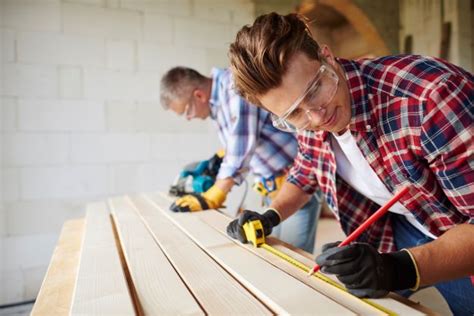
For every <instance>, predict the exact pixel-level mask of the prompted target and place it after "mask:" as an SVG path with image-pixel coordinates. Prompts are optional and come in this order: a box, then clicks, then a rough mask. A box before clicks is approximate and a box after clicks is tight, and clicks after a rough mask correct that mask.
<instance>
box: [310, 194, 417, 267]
mask: <svg viewBox="0 0 474 316" xmlns="http://www.w3.org/2000/svg"><path fill="white" fill-rule="evenodd" d="M407 192H408V187H404V188H403V189H402V190H400V192H398V193H397V194H395V195H394V196H393V197H392V198H391V199H390V200H389V201H388V202H387V203H386V204H385V205H384V206H382V207H381V208H379V209H378V210H377V211H376V212H375V213H374V214H372V215H371V216H370V217H369V218H367V220H366V221H365V222H364V223H362V225H360V226H359V227H358V228H357V229H356V230H354V231H353V232H352V234H350V235H349V236H347V238H346V239H344V241H343V242H341V243H340V244H339V245H338V247H343V246H346V245H348V244H350V243H351V242H353V241H354V240H355V239H356V238H357V237H359V235H360V234H362V233H363V232H364V231H365V230H366V229H367V227H369V226H370V225H372V224H373V223H374V222H375V221H377V220H378V219H379V218H380V217H382V216H383V215H385V213H387V211H388V210H389V208H391V207H392V205H393V204H395V203H397V202H398V200H400V198H401V197H402V196H403V195H405V193H407ZM319 269H320V266H319V265H317V264H316V265H315V266H314V267H313V269H311V270H310V271H309V273H308V276H312V275H313V274H315V273H316V272H318V271H319Z"/></svg>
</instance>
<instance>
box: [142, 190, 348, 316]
mask: <svg viewBox="0 0 474 316" xmlns="http://www.w3.org/2000/svg"><path fill="white" fill-rule="evenodd" d="M147 198H148V199H149V200H150V201H151V202H152V203H153V204H154V205H155V206H156V207H157V209H158V210H160V211H161V212H163V214H165V215H166V216H168V217H169V218H170V219H171V220H172V221H173V222H174V223H176V225H178V226H179V227H181V228H182V229H183V231H185V232H186V233H187V234H188V236H190V237H191V238H192V239H193V240H194V241H195V242H196V243H198V244H199V245H200V246H201V247H202V248H203V249H205V250H206V251H207V253H208V254H209V255H210V256H212V257H213V258H214V259H215V260H216V261H217V262H218V263H219V264H220V265H221V266H223V267H224V268H225V269H226V270H227V271H229V273H231V274H232V275H233V276H234V277H235V278H236V279H238V280H239V281H240V282H241V283H242V284H243V285H244V286H245V287H247V288H248V289H250V290H251V291H252V292H253V293H254V295H256V296H257V297H258V298H259V299H260V300H262V301H263V302H264V303H265V304H266V305H267V306H269V307H270V308H271V309H272V310H273V311H274V312H275V313H277V314H307V313H323V314H334V315H354V313H353V312H351V311H350V310H349V309H346V308H345V307H343V306H341V305H339V304H338V303H336V302H334V301H332V300H330V299H329V298H327V297H326V296H324V295H322V294H320V293H318V292H317V291H314V290H313V289H312V288H310V287H308V286H307V285H306V284H304V283H302V282H300V281H298V280H297V279H295V278H293V277H292V276H290V275H288V274H287V273H285V272H283V271H281V270H280V269H278V268H276V267H275V266H273V265H271V264H269V263H268V262H266V261H265V260H263V259H262V258H259V257H258V256H255V255H254V254H252V253H251V252H249V251H248V250H247V249H245V248H243V247H241V246H240V245H238V244H237V243H236V242H234V241H233V240H232V239H230V238H228V237H227V236H226V235H225V234H222V233H220V232H218V231H217V230H215V229H214V228H212V227H211V226H209V225H207V224H205V223H204V222H203V221H202V220H201V219H200V218H199V216H200V215H202V214H203V213H206V212H197V213H187V214H186V213H184V214H183V213H171V212H169V211H165V209H166V208H165V207H166V206H164V205H165V203H163V202H164V201H163V199H159V198H157V197H156V196H154V195H152V196H151V198H150V196H147ZM157 202H158V203H157ZM166 205H168V203H167V202H166Z"/></svg>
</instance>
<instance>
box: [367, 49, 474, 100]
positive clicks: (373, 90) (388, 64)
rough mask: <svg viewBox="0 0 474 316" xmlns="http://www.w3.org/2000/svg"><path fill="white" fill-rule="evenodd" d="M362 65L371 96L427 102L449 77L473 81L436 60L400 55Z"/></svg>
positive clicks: (372, 60) (459, 69)
mask: <svg viewBox="0 0 474 316" xmlns="http://www.w3.org/2000/svg"><path fill="white" fill-rule="evenodd" d="M358 62H359V64H360V71H361V75H362V77H363V79H364V81H365V84H366V87H367V92H368V93H369V94H388V95H390V96H393V97H406V98H416V99H418V100H425V99H426V98H427V97H429V95H430V94H431V92H432V91H433V89H435V88H436V86H437V85H438V84H439V83H440V82H443V81H445V80H446V78H448V77H453V76H454V77H460V78H468V80H471V81H472V74H470V73H469V72H467V71H465V70H464V69H462V68H460V67H457V66H455V65H453V64H450V63H448V62H446V61H444V60H441V59H439V58H434V57H426V56H419V55H397V56H385V57H380V58H375V59H363V60H360V61H358Z"/></svg>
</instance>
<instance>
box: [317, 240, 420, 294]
mask: <svg viewBox="0 0 474 316" xmlns="http://www.w3.org/2000/svg"><path fill="white" fill-rule="evenodd" d="M339 243H340V242H335V243H330V244H326V245H324V246H323V252H322V254H320V255H319V256H318V257H317V258H316V263H317V264H319V265H320V266H321V272H324V273H329V274H335V275H336V277H337V278H338V279H339V281H341V282H342V283H344V285H345V286H346V287H347V289H348V290H349V292H350V293H351V294H353V295H355V296H358V297H371V298H378V297H383V296H386V295H387V294H388V293H389V292H390V291H395V290H403V289H407V288H411V287H414V286H415V284H416V283H417V274H416V267H415V263H414V262H413V260H412V258H411V256H410V254H409V253H408V251H405V250H402V251H397V252H392V253H383V254H381V253H379V252H378V251H377V250H376V249H375V248H374V247H373V246H371V245H369V244H367V243H353V244H351V245H348V246H343V247H341V248H338V247H337V245H339Z"/></svg>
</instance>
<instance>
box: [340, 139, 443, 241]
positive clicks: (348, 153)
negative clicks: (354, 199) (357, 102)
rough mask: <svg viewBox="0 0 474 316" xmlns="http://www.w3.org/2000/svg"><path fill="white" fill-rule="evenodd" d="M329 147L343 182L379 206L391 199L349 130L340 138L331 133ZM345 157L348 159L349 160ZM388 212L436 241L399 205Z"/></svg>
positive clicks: (395, 205) (391, 195)
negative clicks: (398, 215) (403, 218)
mask: <svg viewBox="0 0 474 316" xmlns="http://www.w3.org/2000/svg"><path fill="white" fill-rule="evenodd" d="M331 146H332V149H333V151H334V155H335V157H336V165H337V174H338V175H339V176H340V177H341V178H343V179H344V181H346V182H347V183H348V184H350V185H351V186H352V187H353V188H354V189H356V190H357V191H358V192H359V193H361V194H362V195H364V196H366V197H367V198H369V199H370V200H372V201H373V202H375V203H377V204H379V205H384V204H385V203H386V202H387V201H388V200H389V199H390V198H391V197H393V194H392V193H390V192H389V191H388V190H387V188H386V187H385V185H384V184H383V182H382V181H381V180H380V179H379V177H378V176H377V174H376V173H375V171H374V170H373V169H372V167H370V165H369V163H368V162H367V160H366V159H365V158H364V156H363V155H362V152H361V151H360V149H359V147H358V146H357V143H356V140H355V139H354V137H353V136H352V134H351V132H350V130H347V131H346V132H345V133H344V134H342V135H340V136H338V135H336V134H332V133H331ZM347 157H350V160H349V159H348V158H347ZM389 211H390V212H393V213H397V214H402V215H404V216H405V217H406V219H407V221H408V222H409V223H410V224H412V225H413V226H415V227H416V228H417V229H418V230H419V231H420V232H422V233H423V234H425V235H426V236H428V237H431V238H433V239H436V236H434V235H433V234H432V233H430V232H429V231H428V230H427V229H426V228H425V227H423V225H421V224H420V223H419V222H418V221H417V220H416V218H415V216H413V214H412V213H410V211H408V210H407V209H406V208H405V207H404V206H403V205H402V204H401V203H399V202H397V203H395V204H394V205H393V206H392V207H391V208H390V210H389Z"/></svg>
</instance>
